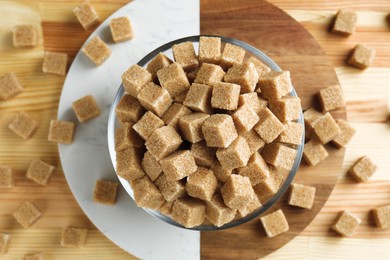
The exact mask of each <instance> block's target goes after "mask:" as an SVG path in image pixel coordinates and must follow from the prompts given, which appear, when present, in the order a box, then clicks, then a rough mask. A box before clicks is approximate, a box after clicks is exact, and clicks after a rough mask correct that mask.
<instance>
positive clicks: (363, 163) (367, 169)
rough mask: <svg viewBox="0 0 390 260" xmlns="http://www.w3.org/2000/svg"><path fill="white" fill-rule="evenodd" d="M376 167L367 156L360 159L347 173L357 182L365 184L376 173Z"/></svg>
mask: <svg viewBox="0 0 390 260" xmlns="http://www.w3.org/2000/svg"><path fill="white" fill-rule="evenodd" d="M376 168H377V166H376V165H375V164H374V163H373V162H372V161H371V159H370V158H369V157H367V156H363V157H361V158H360V159H359V160H357V162H356V163H355V164H354V165H353V166H352V167H351V168H350V169H349V171H348V173H349V174H350V175H351V176H352V177H354V178H355V179H356V180H357V181H358V182H367V181H368V179H369V178H371V176H372V175H373V174H374V172H375V171H376Z"/></svg>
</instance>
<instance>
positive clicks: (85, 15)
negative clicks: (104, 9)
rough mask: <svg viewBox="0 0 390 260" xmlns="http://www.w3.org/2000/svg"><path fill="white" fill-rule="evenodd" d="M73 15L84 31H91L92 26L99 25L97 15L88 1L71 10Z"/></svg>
mask: <svg viewBox="0 0 390 260" xmlns="http://www.w3.org/2000/svg"><path fill="white" fill-rule="evenodd" d="M73 13H74V14H75V15H76V17H77V20H79V22H80V24H81V26H82V27H83V28H84V30H88V29H91V28H92V27H93V26H95V25H97V24H99V23H100V19H99V16H98V14H97V13H96V11H95V9H94V8H93V7H92V5H90V3H89V2H88V1H85V2H84V3H82V4H81V5H79V6H76V7H75V8H74V9H73Z"/></svg>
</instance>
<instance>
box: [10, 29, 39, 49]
mask: <svg viewBox="0 0 390 260" xmlns="http://www.w3.org/2000/svg"><path fill="white" fill-rule="evenodd" d="M13 42H14V46H15V47H16V48H34V47H35V46H37V45H38V31H37V29H36V28H35V26H33V25H31V24H26V25H16V26H15V27H14V29H13Z"/></svg>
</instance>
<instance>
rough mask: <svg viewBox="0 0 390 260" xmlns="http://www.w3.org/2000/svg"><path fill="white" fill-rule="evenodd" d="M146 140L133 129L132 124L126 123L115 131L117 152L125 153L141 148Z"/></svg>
mask: <svg viewBox="0 0 390 260" xmlns="http://www.w3.org/2000/svg"><path fill="white" fill-rule="evenodd" d="M143 145H144V140H143V139H142V138H141V137H140V136H139V135H138V134H137V132H136V131H135V130H134V129H133V124H132V123H124V124H122V125H121V126H120V127H119V128H117V129H116V130H115V150H116V151H123V150H126V149H128V148H130V147H136V148H141V147H143Z"/></svg>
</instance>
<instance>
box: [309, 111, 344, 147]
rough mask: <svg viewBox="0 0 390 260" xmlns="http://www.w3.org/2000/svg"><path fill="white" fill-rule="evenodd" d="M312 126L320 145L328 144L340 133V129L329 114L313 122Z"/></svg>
mask: <svg viewBox="0 0 390 260" xmlns="http://www.w3.org/2000/svg"><path fill="white" fill-rule="evenodd" d="M312 126H313V130H314V133H315V135H316V136H317V137H318V139H319V140H320V142H321V143H322V144H326V143H328V142H330V141H331V140H333V138H335V137H336V136H338V135H339V134H340V133H341V130H340V127H339V126H338V125H337V123H336V121H335V120H334V119H333V117H332V116H331V114H329V112H327V113H326V114H325V115H322V116H320V117H319V118H318V119H317V120H315V121H314V122H313V123H312Z"/></svg>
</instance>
